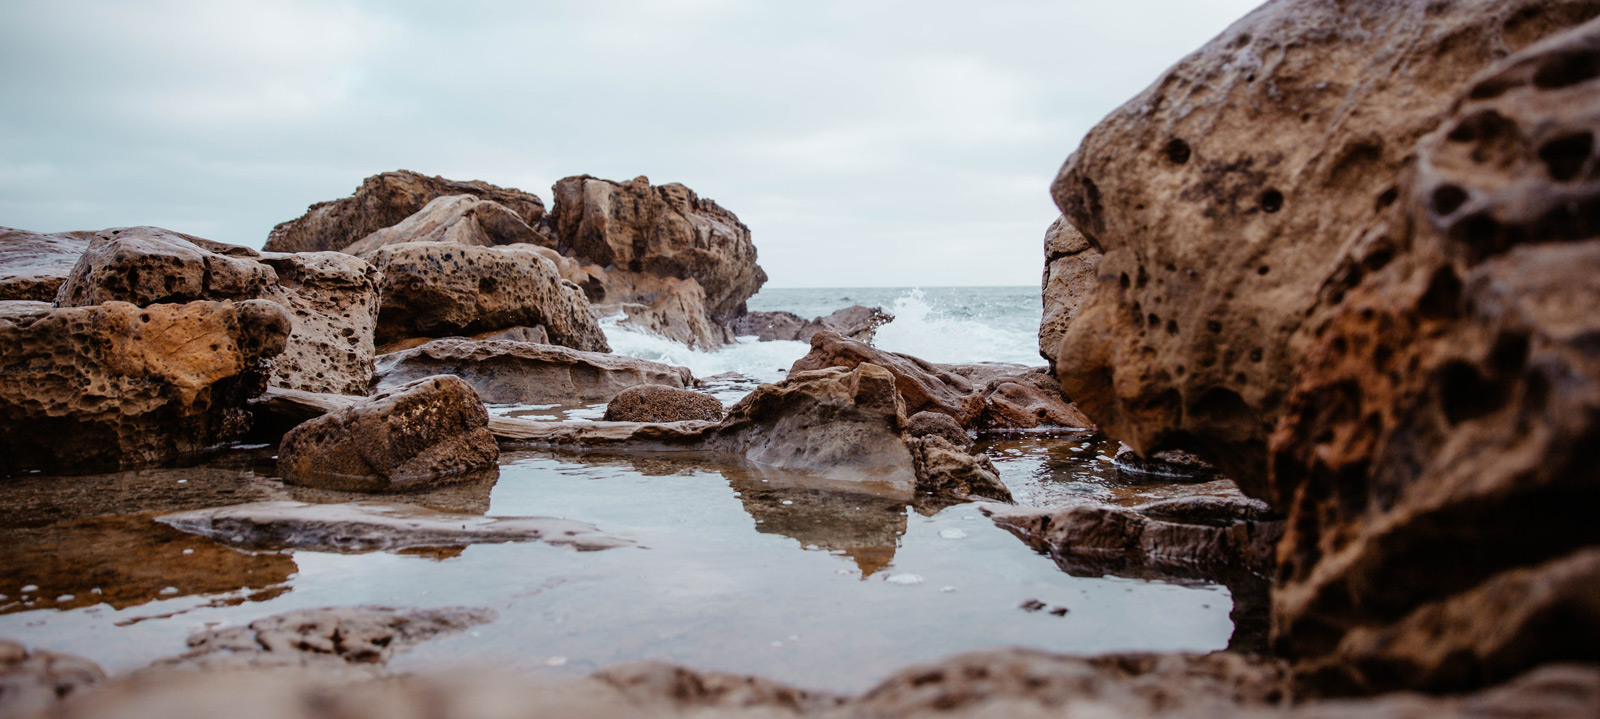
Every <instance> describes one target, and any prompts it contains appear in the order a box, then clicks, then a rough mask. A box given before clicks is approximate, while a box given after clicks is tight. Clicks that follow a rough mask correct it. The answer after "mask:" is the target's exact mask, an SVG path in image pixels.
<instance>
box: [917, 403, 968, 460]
mask: <svg viewBox="0 0 1600 719" xmlns="http://www.w3.org/2000/svg"><path fill="white" fill-rule="evenodd" d="M906 434H907V435H908V436H911V437H929V436H933V437H941V438H943V439H944V440H945V441H948V442H949V443H950V444H953V445H955V446H956V447H959V448H960V449H962V450H963V451H971V449H972V446H973V445H974V444H976V443H975V442H973V441H972V436H971V435H968V434H967V430H965V429H962V427H961V423H959V422H957V421H955V419H954V418H952V417H951V416H950V415H948V414H943V413H940V412H918V413H916V414H914V415H911V419H909V420H907V421H906Z"/></svg>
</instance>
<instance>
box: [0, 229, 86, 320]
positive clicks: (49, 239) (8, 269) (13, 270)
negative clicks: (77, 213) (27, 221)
mask: <svg viewBox="0 0 1600 719" xmlns="http://www.w3.org/2000/svg"><path fill="white" fill-rule="evenodd" d="M93 239H94V233H93V232H61V233H56V234H41V233H38V232H29V231H27V230H16V229H12V228H10V227H0V302H4V301H9V300H32V301H35V302H54V301H55V299H56V290H58V289H60V287H61V283H63V282H66V280H67V275H70V274H72V268H73V266H75V265H77V264H78V258H79V257H81V256H83V252H84V250H87V249H89V242H90V240H93Z"/></svg>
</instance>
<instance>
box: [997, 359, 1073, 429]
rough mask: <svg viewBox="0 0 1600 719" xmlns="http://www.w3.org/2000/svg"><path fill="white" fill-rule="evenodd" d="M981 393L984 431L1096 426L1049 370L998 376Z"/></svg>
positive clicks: (1042, 369)
mask: <svg viewBox="0 0 1600 719" xmlns="http://www.w3.org/2000/svg"><path fill="white" fill-rule="evenodd" d="M981 391H982V393H983V416H982V417H981V418H980V419H979V420H978V426H979V427H980V428H982V429H1031V428H1034V427H1063V428H1072V429H1091V428H1093V427H1094V422H1091V421H1089V418H1088V417H1085V416H1083V413H1082V412H1079V411H1078V408H1077V406H1075V405H1073V404H1072V402H1071V401H1069V400H1068V399H1067V398H1066V396H1065V395H1063V394H1062V393H1061V384H1060V383H1058V382H1057V381H1056V378H1055V377H1054V376H1053V375H1051V374H1050V372H1049V369H1048V368H1045V367H1040V368H1037V369H1033V370H1026V371H1023V372H1019V373H1017V374H1013V375H1010V376H1004V377H996V378H994V379H992V380H990V381H989V382H988V383H987V384H986V385H984V387H983V389H982V390H981Z"/></svg>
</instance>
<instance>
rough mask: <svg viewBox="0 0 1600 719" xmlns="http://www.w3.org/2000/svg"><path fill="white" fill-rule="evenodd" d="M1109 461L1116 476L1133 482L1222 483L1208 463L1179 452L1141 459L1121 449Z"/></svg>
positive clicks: (1163, 452) (1132, 452) (1213, 467)
mask: <svg viewBox="0 0 1600 719" xmlns="http://www.w3.org/2000/svg"><path fill="white" fill-rule="evenodd" d="M1113 460H1114V463H1115V464H1116V467H1117V474H1118V475H1121V476H1125V477H1126V478H1128V479H1129V480H1131V481H1135V482H1149V481H1160V482H1212V481H1216V480H1218V479H1222V474H1221V473H1219V472H1217V468H1216V467H1215V466H1213V465H1212V464H1211V463H1210V462H1207V461H1205V460H1203V459H1201V458H1199V457H1197V456H1195V455H1194V454H1193V453H1191V452H1185V451H1183V450H1181V449H1166V450H1162V451H1160V452H1152V453H1151V454H1150V456H1148V457H1141V456H1139V453H1138V452H1135V451H1133V448H1132V447H1129V446H1127V445H1122V446H1121V447H1119V448H1118V449H1117V455H1116V457H1114V458H1113Z"/></svg>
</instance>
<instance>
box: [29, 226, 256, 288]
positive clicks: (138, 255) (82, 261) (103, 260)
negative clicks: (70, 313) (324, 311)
mask: <svg viewBox="0 0 1600 719" xmlns="http://www.w3.org/2000/svg"><path fill="white" fill-rule="evenodd" d="M256 257H257V253H256V251H255V250H252V249H249V248H247V247H237V246H233V245H224V244H222V243H220V242H212V241H210V240H206V239H202V238H199V237H194V236H192V235H185V234H183V233H180V232H173V231H171V230H165V229H162V228H160V227H126V228H119V229H112V230H102V231H100V232H97V233H95V237H94V239H93V240H92V241H91V242H90V243H89V248H88V249H87V250H86V251H85V252H84V253H83V256H82V257H80V258H79V259H78V263H77V265H75V266H74V267H73V268H72V273H71V274H70V275H69V276H68V277H67V280H66V282H64V283H62V285H61V287H60V288H59V289H58V290H57V293H56V304H57V305H59V306H61V307H84V306H88V305H98V304H101V303H104V302H111V301H118V302H131V303H133V304H136V305H139V306H140V307H144V306H147V305H152V304H156V303H184V302H194V301H197V300H217V301H222V300H250V299H257V298H260V297H264V296H266V295H268V294H269V293H270V292H271V291H272V287H273V286H274V285H275V284H277V281H278V278H277V275H276V274H275V273H274V272H273V271H272V268H270V267H267V266H266V265H263V264H261V263H260V262H256V261H255V258H256Z"/></svg>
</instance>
